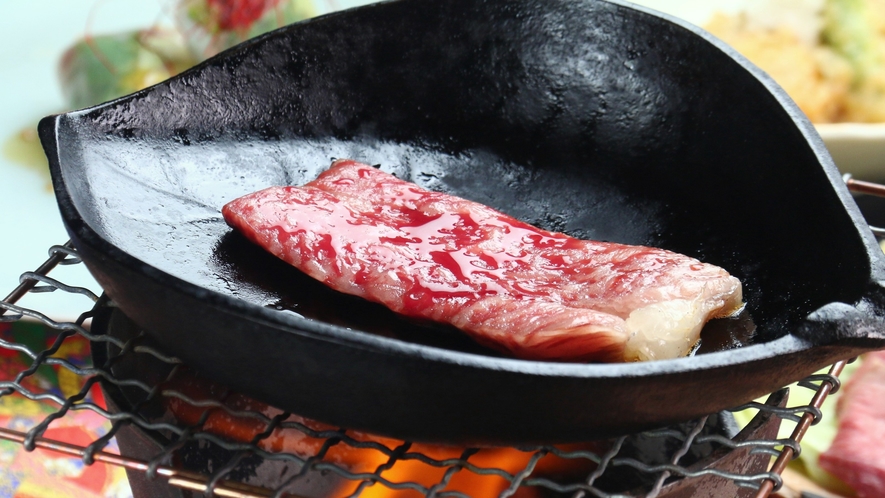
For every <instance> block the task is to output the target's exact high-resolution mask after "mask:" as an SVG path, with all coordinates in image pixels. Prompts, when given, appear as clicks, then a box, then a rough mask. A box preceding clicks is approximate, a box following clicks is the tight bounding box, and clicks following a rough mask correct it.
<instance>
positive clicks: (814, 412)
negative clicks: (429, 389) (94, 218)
mask: <svg viewBox="0 0 885 498" xmlns="http://www.w3.org/2000/svg"><path fill="white" fill-rule="evenodd" d="M78 264H81V263H80V260H79V259H78V257H77V254H76V252H75V251H74V250H73V248H72V247H71V246H70V245H69V244H66V245H61V246H54V247H52V248H51V249H50V251H49V259H48V260H47V261H46V262H45V263H44V264H43V265H42V266H40V268H38V269H37V270H36V271H33V272H25V273H24V274H22V276H21V284H20V285H19V286H18V287H17V288H16V289H14V290H13V291H12V292H11V293H10V294H9V295H8V296H7V297H6V298H5V299H4V300H3V301H0V332H2V331H3V330H4V328H3V327H7V328H9V327H12V326H13V325H15V322H18V323H19V324H35V326H40V327H42V328H43V329H44V330H45V331H47V333H48V336H47V337H48V339H47V340H46V341H44V342H42V343H41V344H42V345H35V344H32V343H28V342H27V341H22V340H16V339H15V338H14V337H6V336H2V338H0V353H5V354H6V356H9V355H10V354H14V355H19V356H21V355H24V358H26V359H27V361H29V362H30V365H29V366H28V367H27V368H23V369H22V370H21V371H16V372H7V373H6V374H5V375H6V376H5V377H3V378H2V380H0V398H3V397H16V398H22V399H27V400H31V401H32V402H38V403H40V404H41V405H42V406H44V407H51V408H50V409H48V410H47V411H46V413H47V414H46V416H45V418H44V419H43V420H42V421H40V422H38V423H34V424H32V425H30V426H26V427H21V426H16V427H0V438H2V439H6V440H9V441H14V442H16V443H19V444H21V445H23V446H24V448H25V449H26V450H28V451H31V450H33V449H35V448H42V449H45V450H50V451H55V452H61V453H64V454H67V455H69V456H74V457H77V458H81V459H82V461H83V462H84V463H85V464H86V465H91V464H92V463H93V462H105V463H109V464H112V465H117V466H122V467H124V468H125V469H126V470H127V473H128V476H129V480H130V484H131V485H132V490H133V493H134V494H135V495H136V496H209V495H216V496H236V497H259V496H261V497H263V496H303V497H312V496H371V497H374V496H403V497H405V496H440V497H446V496H451V497H465V496H517V497H544V496H571V497H575V498H578V497H585V496H588V497H590V496H595V497H608V496H649V497H668V496H670V497H675V496H760V497H761V496H767V495H768V494H769V493H771V492H772V491H773V490H777V489H778V488H779V487H780V485H781V483H782V480H781V477H780V473H781V472H782V471H783V470H784V468H785V466H786V464H787V462H788V461H789V460H790V459H792V458H794V457H795V456H797V455H798V454H799V452H800V446H799V442H800V441H801V439H802V437H803V435H804V434H805V431H807V430H808V428H809V426H810V425H812V424H814V423H815V422H817V421H818V420H819V419H820V417H821V412H820V409H819V408H820V406H821V405H822V404H823V402H824V400H825V399H826V397H827V396H828V394H830V393H832V392H834V391H835V390H837V389H838V387H839V380H838V375H839V373H840V372H841V369H842V367H843V366H844V362H842V363H837V364H836V365H834V366H833V367H832V368H831V369H830V371H829V372H828V373H826V374H818V375H814V376H812V377H809V378H808V379H806V380H805V381H803V382H801V383H799V384H798V386H796V387H794V389H808V390H811V391H813V392H814V396H813V398H812V401H811V402H810V403H809V404H800V405H796V406H794V405H790V404H789V403H788V390H787V389H784V390H781V391H778V392H776V393H773V394H772V395H771V396H770V397H769V398H768V400H767V401H766V402H765V403H759V402H753V403H749V404H747V405H744V406H741V407H736V408H734V409H733V410H729V411H727V412H722V413H720V414H716V415H711V416H708V417H703V418H701V419H698V420H692V421H688V422H685V423H683V424H679V425H676V426H672V427H668V428H664V429H659V430H654V431H648V432H644V433H639V434H634V435H630V436H625V437H621V438H617V439H613V440H608V441H596V442H591V443H585V444H569V445H555V446H554V445H551V446H537V447H524V448H454V447H446V446H439V445H430V444H423V443H411V442H406V441H397V440H393V439H390V438H384V437H377V436H372V435H369V434H364V433H360V432H357V431H352V430H347V429H345V428H339V427H331V426H327V425H325V424H321V423H319V422H316V421H312V420H308V419H305V418H302V417H299V416H297V415H294V414H290V413H287V412H283V411H281V410H277V409H275V408H273V407H270V406H267V405H264V404H262V403H260V402H258V401H255V400H251V399H249V398H247V397H245V396H243V395H240V394H238V393H234V392H230V391H229V390H228V389H226V388H224V387H223V386H219V385H216V384H214V383H212V382H210V381H208V380H206V379H202V378H200V377H199V376H198V375H196V374H195V373H193V372H192V371H190V370H189V369H188V367H187V366H186V365H183V364H182V363H181V362H180V361H179V360H177V359H176V358H174V357H171V356H169V355H167V354H165V353H163V351H162V350H161V348H159V347H158V346H157V345H156V344H154V343H152V341H151V339H150V337H149V336H147V335H145V334H144V333H143V331H141V330H140V329H139V328H138V327H137V326H136V325H135V324H134V323H132V322H131V321H129V320H128V318H126V317H125V316H124V315H123V314H122V313H121V312H119V310H116V309H115V307H114V304H113V302H111V301H109V300H108V299H107V298H105V297H102V296H99V295H98V294H96V293H95V292H93V291H92V290H90V289H88V288H85V287H82V286H77V285H76V282H74V283H72V282H62V281H61V280H60V279H58V278H55V277H54V276H52V277H50V276H49V275H50V273H51V272H54V271H58V270H57V267H59V266H67V265H78ZM47 292H55V293H72V294H77V295H79V296H82V299H83V300H84V309H86V311H85V312H84V313H83V314H82V315H81V316H80V317H79V318H78V319H77V320H75V321H72V322H65V321H55V320H53V319H52V318H51V317H50V316H49V314H47V313H44V312H41V311H38V310H39V309H41V306H43V305H42V304H41V302H40V296H41V295H42V294H43V293H47ZM25 301H27V302H28V306H27V307H25V305H24V304H21V305H20V304H19V303H24V302H25ZM77 341H80V342H82V343H86V341H88V345H89V347H90V349H91V360H92V361H76V360H74V359H72V358H71V357H69V356H68V355H67V354H66V352H67V351H69V350H71V347H72V346H71V345H72V344H73V343H75V342H77ZM41 369H44V370H45V369H53V371H55V372H57V376H58V378H59V379H61V378H62V377H64V378H65V379H67V385H68V389H67V390H66V391H65V392H61V393H59V392H57V391H55V390H53V389H51V388H49V387H47V386H45V385H41V384H40V383H39V382H36V381H35V378H36V376H37V374H38V373H39V372H40V371H41ZM98 386H101V389H100V390H99V388H98ZM742 410H753V411H754V413H755V416H754V417H753V419H752V421H751V422H750V423H749V424H748V425H746V426H745V427H743V428H742V429H739V428H738V427H737V425H736V423H735V419H734V417H733V415H732V414H733V413H736V412H739V411H742ZM82 411H88V412H91V413H94V414H97V415H99V416H100V417H102V418H103V419H104V423H105V431H104V433H103V435H101V436H100V437H97V438H95V439H94V440H93V441H91V442H90V443H89V444H71V443H70V442H64V441H61V440H58V439H54V438H52V437H50V435H49V432H48V430H49V428H50V427H52V426H53V424H57V423H58V422H59V421H60V420H63V419H64V418H66V417H72V416H74V415H75V414H76V413H78V412H82ZM745 413H746V412H745ZM782 423H788V424H794V426H795V428H794V429H793V432H792V435H791V436H790V437H789V438H785V439H778V437H777V434H778V431H779V428H780V426H781V424H782ZM114 438H116V444H115V443H114ZM117 447H119V451H117V449H116V448H117Z"/></svg>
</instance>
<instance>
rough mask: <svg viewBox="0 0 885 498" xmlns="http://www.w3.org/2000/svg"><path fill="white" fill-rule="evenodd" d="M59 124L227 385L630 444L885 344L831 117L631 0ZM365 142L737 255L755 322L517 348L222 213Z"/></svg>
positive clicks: (180, 333)
mask: <svg viewBox="0 0 885 498" xmlns="http://www.w3.org/2000/svg"><path fill="white" fill-rule="evenodd" d="M40 135H41V138H42V140H43V143H44V147H45V149H46V153H47V155H48V156H49V160H50V164H51V168H52V175H53V181H54V184H55V189H56V194H57V197H58V202H59V206H60V209H61V213H62V217H63V219H64V221H65V223H66V225H67V228H68V230H69V232H70V234H71V237H72V240H73V242H74V244H75V246H76V247H77V249H78V250H79V251H80V253H81V254H82V256H83V258H84V261H85V262H86V264H87V266H88V267H89V268H90V270H91V271H92V272H93V274H94V275H95V277H96V278H97V279H98V281H99V282H100V284H101V285H102V286H103V287H104V288H105V290H106V292H107V293H108V294H109V295H110V296H111V297H112V298H113V300H114V301H115V302H117V303H118V305H119V306H120V308H122V309H123V310H124V311H125V313H126V314H127V315H129V316H130V317H132V318H133V319H134V320H135V321H136V322H137V323H138V324H139V325H141V326H143V327H145V328H147V329H148V330H149V331H150V332H151V333H152V334H153V335H154V336H155V338H156V339H157V340H158V341H159V342H160V343H161V344H162V345H163V346H164V347H165V348H166V349H168V350H170V351H171V352H173V353H174V354H176V355H178V356H179V357H181V358H182V359H183V360H184V361H185V362H187V363H189V364H191V365H192V366H193V367H195V368H196V369H197V370H199V371H200V372H201V373H202V374H203V375H206V376H208V377H210V378H213V379H215V380H217V381H219V382H221V383H224V384H227V385H230V386H231V387H232V388H234V389H236V390H238V391H240V392H244V393H246V394H249V395H251V396H253V397H256V398H258V399H261V400H263V401H266V402H269V403H271V404H274V405H277V406H279V407H281V408H285V409H289V410H292V411H293V412H296V413H299V414H302V415H305V416H308V417H312V418H315V419H319V420H323V421H326V422H329V423H333V424H339V425H343V426H347V427H353V428H357V429H365V430H370V431H373V432H376V433H381V434H386V435H390V436H395V437H400V438H406V439H415V440H430V441H451V442H458V443H495V444H497V443H529V442H561V441H573V440H582V439H590V438H597V437H606V436H612V435H616V434H622V433H627V432H632V431H636V430H639V429H643V428H647V427H651V426H658V425H665V424H670V423H674V422H678V421H682V420H687V419H690V418H693V417H696V416H699V415H702V414H707V413H714V412H716V411H719V410H721V409H723V408H725V407H728V406H733V405H736V404H739V403H741V402H744V401H747V400H749V399H752V398H755V397H758V396H760V395H763V394H765V393H769V392H771V391H773V390H775V389H777V388H779V387H781V386H782V385H784V384H787V383H789V382H791V381H795V380H797V379H800V378H802V377H804V376H806V375H808V374H809V373H811V372H813V371H815V370H816V369H818V368H821V367H823V366H825V365H827V364H829V363H831V362H833V361H835V360H837V359H840V358H847V357H851V356H854V355H857V354H859V353H861V352H863V351H865V350H869V349H875V348H880V347H885V333H883V329H882V326H883V310H885V293H883V277H885V268H883V259H882V255H881V251H880V250H879V248H878V246H877V245H876V243H875V241H874V240H873V238H872V235H871V234H870V233H869V230H868V228H867V226H866V225H865V223H864V221H863V219H862V218H861V216H860V214H859V212H858V210H857V208H856V206H855V205H854V202H853V201H852V200H851V197H850V196H849V194H848V193H847V191H846V189H845V188H844V186H843V185H842V184H841V179H840V177H839V174H838V172H837V170H836V169H835V167H834V166H833V164H832V161H831V160H830V158H829V156H828V155H827V152H826V150H825V149H824V146H823V143H822V142H821V140H820V139H819V137H818V136H817V135H816V134H815V132H814V130H813V128H812V126H811V125H810V124H809V123H808V121H807V120H806V119H805V118H804V117H803V116H802V115H801V113H800V111H799V110H798V109H797V108H796V106H795V105H794V104H793V103H792V102H790V101H789V99H788V98H787V97H786V96H785V94H784V93H783V92H782V91H781V90H780V89H779V88H778V87H777V86H776V85H775V84H774V83H773V82H772V81H771V80H770V79H769V78H768V77H767V76H765V75H764V74H763V73H762V72H761V71H759V70H758V69H756V68H755V67H753V66H752V65H751V64H749V63H748V62H746V61H745V60H744V59H742V58H741V57H740V56H738V55H737V54H736V53H735V52H733V51H732V50H730V49H728V48H726V47H725V46H724V45H723V44H721V43H720V42H718V41H715V40H714V39H712V38H711V37H710V36H709V35H707V34H705V33H704V32H702V31H701V30H699V29H698V28H695V27H692V26H690V25H687V24H685V23H682V22H680V21H677V20H675V19H672V18H667V17H662V16H660V15H657V14H654V13H652V12H649V11H644V10H638V9H635V8H633V7H630V6H627V5H625V4H619V3H609V2H602V1H590V0H585V1H574V0H558V1H551V0H545V1H534V0H514V1H496V2H487V1H482V0H400V1H395V2H389V3H382V4H376V5H372V6H367V7H364V8H359V9H355V10H350V11H346V12H342V13H338V14H333V15H329V16H325V17H322V18H319V19H316V20H312V21H307V22H303V23H300V24H296V25H292V26H289V27H287V28H284V29H282V30H279V31H276V32H274V33H271V34H269V35H266V36H263V37H261V38H258V39H256V40H253V41H250V42H248V43H246V44H243V45H240V46H238V47H236V48H234V49H232V50H230V51H228V52H225V53H223V54H221V55H220V56H218V57H216V58H214V59H212V60H210V61H208V62H206V63H204V64H202V65H200V66H198V67H196V68H194V69H193V70H190V71H188V72H186V73H184V74H182V75H180V76H178V77H176V78H173V79H171V80H169V81H167V82H164V83H162V84H160V85H158V86H155V87H152V88H149V89H147V90H144V91H141V92H138V93H136V94H133V95H130V96H128V97H124V98H122V99H119V100H116V101H113V102H110V103H107V104H104V105H100V106H98V107H94V108H91V109H86V110H82V111H78V112H72V113H68V114H63V115H59V116H52V117H48V118H46V119H44V120H43V121H42V122H41V124H40ZM345 157H349V158H354V159H357V160H360V161H363V162H366V163H370V164H380V165H381V168H382V169H384V170H386V171H389V172H393V173H395V174H397V175H399V176H400V177H402V178H406V179H409V180H412V181H415V182H417V183H418V184H420V185H423V186H425V187H428V188H431V189H437V190H442V191H446V192H451V193H454V194H457V195H461V196H463V197H466V198H469V199H473V200H475V201H479V202H482V203H485V204H488V205H490V206H493V207H495V208H497V209H500V210H502V211H504V212H506V213H509V214H511V215H513V216H516V217H517V218H521V219H523V220H524V221H527V222H529V223H533V224H535V225H538V226H541V227H544V228H547V229H553V230H559V231H564V232H567V233H569V234H572V235H575V236H578V237H584V238H595V239H601V240H610V241H617V242H625V243H633V244H645V245H651V246H658V247H664V248H667V249H671V250H674V251H678V252H682V253H686V254H689V255H692V256H696V257H698V258H700V259H702V260H704V261H708V262H710V263H714V264H717V265H720V266H723V267H724V268H726V269H727V270H729V271H730V272H731V273H733V274H734V275H736V276H737V277H739V278H740V279H741V280H742V281H743V283H744V288H745V295H746V299H747V304H748V306H747V314H746V315H745V316H744V318H743V319H742V320H737V321H735V322H729V323H731V324H732V325H728V324H726V326H725V327H722V328H724V330H725V332H720V333H719V336H720V337H719V338H714V339H711V338H710V337H708V336H706V335H705V338H706V339H708V340H707V343H708V344H709V343H712V344H713V345H712V346H710V347H708V348H707V350H708V351H710V350H712V352H707V353H705V354H700V355H697V356H695V357H691V358H683V359H677V360H669V361H658V362H650V363H643V364H622V365H592V364H559V363H543V362H531V361H520V360H514V359H508V358H502V357H499V356H496V355H494V354H493V353H490V352H488V351H485V350H483V349H481V348H478V347H476V346H474V345H472V343H470V342H469V341H467V340H466V339H464V338H463V337H461V336H460V335H459V334H457V333H454V332H452V331H451V330H448V329H444V328H434V327H428V326H426V324H418V323H411V322H407V321H404V320H401V319H399V318H397V317H395V316H393V315H392V314H390V313H388V312H386V311H385V310H382V309H379V308H378V307H376V306H374V305H370V304H368V303H364V302H361V301H359V300H356V299H352V298H349V297H346V296H340V295H337V294H335V293H333V292H331V291H328V290H326V289H325V288H323V287H322V286H321V285H319V284H316V283H314V282H312V281H310V280H309V279H307V278H305V277H303V276H302V275H301V274H299V273H298V272H297V271H295V270H293V269H290V268H288V267H286V266H285V265H284V264H282V263H279V262H278V261H276V260H275V259H274V258H273V257H270V256H267V255H265V254H264V253H263V252H262V251H261V250H259V249H256V248H254V247H252V246H250V245H249V244H248V243H246V242H245V241H244V240H243V239H242V238H241V237H240V236H239V235H237V234H232V233H230V230H229V229H228V228H227V226H226V225H225V224H224V222H223V220H222V219H221V216H220V214H219V209H220V207H221V206H222V205H223V204H224V203H225V202H227V201H229V200H231V199H233V198H235V197H237V196H240V195H242V194H245V193H247V192H251V191H254V190H257V189H260V188H263V187H266V186H269V185H275V184H292V185H297V184H302V183H304V182H306V181H309V180H311V179H313V178H314V177H315V176H316V175H317V173H318V172H320V171H322V170H323V169H324V168H326V167H328V165H329V164H330V162H331V160H332V158H345ZM747 332H752V334H750V335H749V337H747ZM705 334H706V332H705ZM717 350H718V351H717Z"/></svg>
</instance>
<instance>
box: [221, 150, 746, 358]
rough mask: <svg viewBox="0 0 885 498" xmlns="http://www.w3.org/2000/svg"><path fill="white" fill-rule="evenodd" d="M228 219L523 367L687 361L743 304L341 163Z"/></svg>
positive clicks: (690, 262) (647, 262) (720, 290)
mask: <svg viewBox="0 0 885 498" xmlns="http://www.w3.org/2000/svg"><path fill="white" fill-rule="evenodd" d="M222 213H223V215H224V218H225V220H226V221H227V222H228V224H229V225H230V226H232V227H234V228H235V229H237V230H239V231H240V232H241V233H243V234H244V235H245V236H246V237H248V238H249V239H250V240H252V241H253V242H255V243H256V244H258V245H260V246H262V247H264V248H265V249H266V250H268V251H269V252H271V253H272V254H274V255H276V256H277V257H279V258H281V259H283V260H285V261H287V262H288V263H290V264H292V265H294V266H295V267H297V268H299V269H300V270H302V271H303V272H305V273H306V274H308V275H310V276H311V277H313V278H315V279H317V280H319V281H321V282H324V283H325V284H326V285H329V286H330V287H332V288H334V289H336V290H338V291H340V292H345V293H348V294H352V295H357V296H361V297H363V298H365V299H368V300H371V301H375V302H378V303H382V304H384V305H385V306H387V307H388V308H390V309H392V310H393V311H396V312H398V313H402V314H404V315H408V316H413V317H421V318H427V319H431V320H435V321H438V322H444V323H449V324H452V325H454V326H456V327H458V328H459V329H461V330H463V331H465V332H466V333H468V334H470V335H471V336H472V337H473V338H474V339H475V340H476V341H478V342H480V343H482V344H485V345H487V346H491V347H493V348H495V349H498V350H503V351H508V352H510V353H511V354H513V355H515V356H517V357H520V358H528V359H547V360H564V361H625V360H626V361H630V360H646V359H655V358H672V357H678V356H681V355H685V354H686V353H687V352H688V351H689V350H690V349H691V347H692V346H693V345H694V344H695V343H696V342H697V341H698V337H699V334H700V329H701V327H702V326H703V324H704V323H705V322H706V321H707V320H708V319H709V318H711V317H714V316H722V315H726V314H729V313H732V312H734V311H735V310H736V309H737V308H739V307H740V305H741V285H740V282H739V281H738V280H737V279H736V278H734V277H732V276H730V275H729V274H728V273H727V272H726V271H725V270H723V269H721V268H719V267H716V266H713V265H709V264H705V263H702V262H700V261H698V260H696V259H693V258H690V257H688V256H684V255H681V254H676V253H673V252H670V251H665V250H662V249H654V248H649V247H642V246H628V245H623V244H614V243H603V242H594V241H587V240H579V239H576V238H573V237H570V236H567V235H564V234H561V233H553V232H548V231H546V230H541V229H539V228H536V227H533V226H531V225H528V224H526V223H523V222H521V221H519V220H516V219H514V218H512V217H510V216H507V215H505V214H502V213H500V212H498V211H495V210H493V209H491V208H489V207H487V206H484V205H482V204H478V203H476V202H472V201H469V200H466V199H461V198H459V197H455V196H452V195H448V194H444V193H440V192H432V191H428V190H425V189H422V188H420V187H418V186H417V185H415V184H413V183H409V182H406V181H403V180H400V179H398V178H396V177H394V176H392V175H390V174H387V173H385V172H383V171H381V170H379V169H376V168H373V167H371V166H368V165H365V164H360V163H357V162H355V161H349V160H342V161H336V162H335V163H333V164H332V166H331V167H330V168H329V170H327V171H325V172H324V173H322V174H321V175H320V176H319V177H318V178H317V179H316V180H314V181H312V182H309V183H307V184H305V185H303V186H301V187H272V188H269V189H265V190H262V191H259V192H256V193H253V194H249V195H246V196H244V197H241V198H239V199H236V200H234V201H232V202H230V203H228V204H227V205H225V206H224V208H223V209H222Z"/></svg>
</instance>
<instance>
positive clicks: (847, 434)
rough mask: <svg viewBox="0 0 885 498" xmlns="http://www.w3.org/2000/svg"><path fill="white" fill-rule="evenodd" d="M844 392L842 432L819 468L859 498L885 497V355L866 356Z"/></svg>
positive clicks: (840, 404)
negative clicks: (836, 478) (851, 489)
mask: <svg viewBox="0 0 885 498" xmlns="http://www.w3.org/2000/svg"><path fill="white" fill-rule="evenodd" d="M842 389H843V390H844V391H843V393H842V397H841V398H840V399H839V405H838V407H837V410H838V414H839V430H838V432H837V433H836V438H835V439H834V440H833V444H832V445H831V446H830V448H829V449H828V450H827V451H825V452H824V453H822V454H821V456H820V466H821V467H823V468H824V469H825V470H826V471H827V472H829V473H831V474H833V475H834V476H836V477H838V478H839V479H841V480H842V481H844V482H845V483H846V484H848V485H849V486H851V487H852V488H853V489H854V490H855V491H856V492H857V496H858V497H860V498H864V497H870V498H872V497H877V498H878V497H882V496H885V451H883V449H885V447H883V444H885V351H878V352H875V353H869V354H867V355H865V356H864V359H863V363H862V364H861V365H860V366H859V367H858V369H857V370H856V371H855V372H854V375H853V376H852V377H851V379H850V380H849V381H848V382H847V383H846V384H845V385H844V386H843V387H842Z"/></svg>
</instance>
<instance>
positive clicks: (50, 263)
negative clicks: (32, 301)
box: [0, 240, 73, 316]
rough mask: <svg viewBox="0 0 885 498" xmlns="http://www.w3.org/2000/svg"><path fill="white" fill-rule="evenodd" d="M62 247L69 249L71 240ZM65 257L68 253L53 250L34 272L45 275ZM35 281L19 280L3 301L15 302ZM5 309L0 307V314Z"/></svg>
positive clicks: (1, 314) (0, 314)
mask: <svg viewBox="0 0 885 498" xmlns="http://www.w3.org/2000/svg"><path fill="white" fill-rule="evenodd" d="M63 247H66V248H68V249H71V248H72V247H73V246H72V245H71V241H70V240H69V241H67V242H66V243H65V244H64V246H63ZM66 257H68V255H67V254H65V253H63V252H55V253H53V254H52V256H49V259H47V260H46V261H44V262H43V264H42V265H40V267H39V268H37V269H36V270H34V273H36V274H38V275H42V276H44V277H45V276H46V275H47V274H48V273H49V272H50V271H52V269H53V268H55V267H56V266H58V264H59V263H61V262H62V261H64V259H65V258H66ZM37 283H38V281H37V280H33V279H27V280H25V281H24V282H21V283H20V284H18V287H16V288H15V289H14V290H13V291H12V292H10V293H9V295H8V296H6V298H5V299H3V301H5V302H7V303H9V304H15V303H16V302H17V301H18V300H19V299H21V298H22V297H24V295H25V294H27V293H28V291H30V290H31V289H33V288H34V287H35V286H36V285H37ZM6 311H7V310H6V309H3V308H0V316H3V315H4V314H6Z"/></svg>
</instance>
